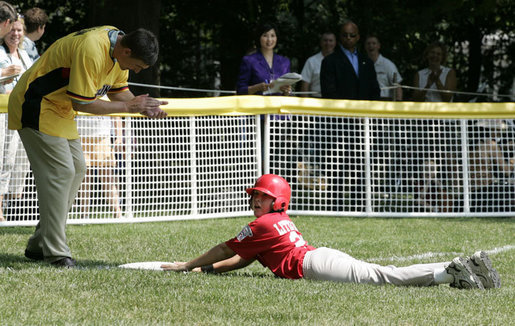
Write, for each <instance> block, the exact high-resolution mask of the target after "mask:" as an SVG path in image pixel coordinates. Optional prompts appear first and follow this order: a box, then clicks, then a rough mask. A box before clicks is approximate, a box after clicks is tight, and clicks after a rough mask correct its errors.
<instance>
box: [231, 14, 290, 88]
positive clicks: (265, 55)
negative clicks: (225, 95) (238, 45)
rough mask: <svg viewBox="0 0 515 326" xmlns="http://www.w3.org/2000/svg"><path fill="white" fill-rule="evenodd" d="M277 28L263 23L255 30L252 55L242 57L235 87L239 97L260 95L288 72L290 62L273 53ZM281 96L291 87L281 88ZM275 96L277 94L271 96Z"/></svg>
mask: <svg viewBox="0 0 515 326" xmlns="http://www.w3.org/2000/svg"><path fill="white" fill-rule="evenodd" d="M277 39H278V37H277V27H275V25H273V24H271V23H264V24H262V25H260V26H258V28H257V29H256V33H255V45H256V48H257V50H256V51H255V52H254V53H251V54H249V55H246V56H244V57H243V59H242V61H241V65H240V72H239V75H238V82H237V85H236V93H237V94H239V95H253V94H257V95H262V94H263V92H264V91H267V90H268V89H269V88H271V87H273V81H274V80H275V79H277V78H279V77H281V76H282V75H284V74H286V73H288V72H290V60H289V59H288V58H286V57H283V56H281V55H279V54H276V53H275V52H274V49H275V47H276V45H277ZM281 92H282V94H283V95H288V94H289V93H290V92H291V86H283V87H282V88H281ZM271 95H277V94H271Z"/></svg>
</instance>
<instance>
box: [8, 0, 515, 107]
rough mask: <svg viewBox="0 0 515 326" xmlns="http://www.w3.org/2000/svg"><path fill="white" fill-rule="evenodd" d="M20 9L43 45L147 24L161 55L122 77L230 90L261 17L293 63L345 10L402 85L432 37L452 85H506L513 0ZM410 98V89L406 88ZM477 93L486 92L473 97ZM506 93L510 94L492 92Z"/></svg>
mask: <svg viewBox="0 0 515 326" xmlns="http://www.w3.org/2000/svg"><path fill="white" fill-rule="evenodd" d="M12 3H13V4H15V5H17V6H18V8H19V9H20V11H23V10H25V9H28V8H30V7H34V6H37V7H40V8H43V9H45V10H46V11H47V13H48V15H49V17H50V22H49V24H48V25H47V32H46V34H45V35H43V37H42V39H41V40H40V41H39V42H38V43H37V44H38V47H39V48H40V52H43V51H44V49H45V48H46V47H48V46H49V44H51V43H52V42H53V41H55V40H56V39H58V38H60V37H62V36H64V35H66V34H67V33H70V32H73V31H76V30H79V29H82V28H85V27H91V26H96V25H101V24H110V25H114V26H117V27H119V28H120V29H122V30H124V31H126V32H130V31H131V30H134V29H135V28H137V27H144V28H147V29H150V30H152V31H153V32H154V33H155V34H156V35H157V36H158V37H159V40H160V43H161V53H160V63H159V65H156V66H155V67H153V68H152V69H148V70H147V71H144V72H141V73H140V74H138V75H136V74H131V78H130V81H132V82H139V83H147V84H161V85H165V86H174V87H190V88H203V89H214V88H217V89H223V90H234V88H235V84H236V77H237V74H238V69H239V64H240V61H241V58H242V56H243V55H245V53H246V52H247V51H248V50H249V49H250V48H251V46H252V30H253V28H254V27H255V25H256V24H257V23H258V22H260V21H264V20H266V21H273V22H275V23H276V24H277V26H278V29H279V31H278V36H279V40H278V47H277V52H278V53H280V54H282V55H285V56H287V57H289V58H290V60H291V61H292V71H295V72H300V71H301V70H302V67H303V65H304V62H305V60H306V59H307V58H308V57H309V56H311V55H313V54H315V53H316V52H318V51H319V49H318V39H319V35H320V34H321V33H322V32H324V31H328V30H329V31H335V32H336V31H337V30H338V24H340V23H341V22H342V21H343V20H345V19H352V20H354V21H355V22H356V23H357V24H358V26H359V27H360V33H361V41H360V46H362V45H363V42H364V39H365V36H366V34H369V33H373V34H376V35H378V36H379V38H380V40H381V43H382V53H383V55H384V56H385V57H387V58H389V59H391V60H392V61H393V62H394V63H395V64H396V65H397V67H398V69H399V71H400V73H401V75H402V77H403V78H404V81H403V84H404V85H412V79H413V74H414V73H415V71H417V70H419V69H421V68H423V67H424V66H425V65H424V64H423V63H422V60H421V59H422V58H421V55H422V53H423V51H424V49H425V47H426V46H427V45H428V44H429V43H431V42H433V41H441V42H443V43H444V44H446V45H447V47H448V51H449V58H448V62H447V63H446V65H447V66H450V67H453V68H455V69H456V71H457V76H458V90H460V91H470V92H475V91H477V90H478V89H479V90H481V91H483V92H486V93H497V94H511V92H512V87H513V84H514V71H515V69H514V68H515V67H514V62H513V54H514V53H515V19H514V18H513V13H514V12H515V1H512V0H497V1H496V0H484V1H479V0H455V1H447V0H435V1H432V2H427V3H426V2H420V1H418V0H417V1H415V0H404V1H401V0H383V1H372V0H359V1H357V0H259V1H258V0H219V1H201V0H188V1H184V0H182V1H178V0H169V1H166V0H162V1H160V0H146V1H135V0H124V1H121V0H104V1H101V0H100V1H99V0H87V1H69V0H68V1H63V0H45V1H41V0H32V1H22V2H17V3H15V2H14V1H12ZM131 89H132V91H133V92H134V93H136V94H141V93H143V92H149V93H150V94H152V95H153V96H161V97H199V96H211V95H212V93H192V92H185V91H168V90H158V89H152V88H149V89H144V88H142V87H133V86H131ZM408 98H409V94H408ZM458 100H461V101H468V100H470V97H469V96H460V97H458ZM479 100H480V101H485V100H491V99H488V98H485V97H483V98H480V99H479ZM498 100H499V101H508V100H510V99H509V98H506V97H504V98H498Z"/></svg>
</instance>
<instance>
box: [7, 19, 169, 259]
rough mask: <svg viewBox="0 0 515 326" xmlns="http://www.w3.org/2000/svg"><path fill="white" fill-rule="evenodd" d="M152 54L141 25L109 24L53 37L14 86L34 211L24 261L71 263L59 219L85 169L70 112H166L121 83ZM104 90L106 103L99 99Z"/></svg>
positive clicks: (12, 104) (14, 123) (153, 42)
mask: <svg viewBox="0 0 515 326" xmlns="http://www.w3.org/2000/svg"><path fill="white" fill-rule="evenodd" d="M158 52H159V44H158V41H157V38H156V37H155V36H154V34H152V33H151V32H150V31H147V30H145V29H142V28H140V29H137V30H135V31H133V32H131V33H129V34H125V33H123V32H122V31H120V30H119V29H117V28H116V27H113V26H99V27H93V28H89V29H85V30H82V31H79V32H75V33H71V34H69V35H67V36H65V37H63V38H61V39H59V40H57V41H56V42H54V43H53V44H52V45H51V46H50V47H49V48H48V49H47V50H46V51H45V52H44V53H43V55H42V56H41V57H40V58H39V59H38V61H36V62H35V63H34V65H33V66H32V67H31V68H30V69H29V70H27V72H26V73H25V74H23V76H22V77H21V78H20V80H19V81H18V83H17V84H16V86H15V88H14V90H13V92H12V93H11V96H10V97H9V104H8V110H9V128H10V129H13V130H17V131H18V133H19V135H20V138H21V140H22V142H23V145H24V146H25V149H26V151H27V156H28V157H29V161H30V164H31V167H32V171H33V173H34V180H35V183H36V191H37V196H38V201H39V215H40V219H39V223H38V225H37V226H36V231H35V232H34V235H33V236H32V237H31V238H30V239H29V242H28V244H27V249H26V250H25V256H26V257H27V258H30V259H33V260H39V261H42V260H44V261H46V262H48V263H51V264H52V265H54V266H57V267H66V268H72V267H75V261H74V260H73V259H72V258H71V251H70V248H69V247H68V245H67V241H66V219H67V217H68V211H69V210H70V208H71V206H72V204H73V202H74V200H75V196H76V194H77V192H78V190H79V188H80V185H81V183H82V180H83V178H84V175H85V173H86V164H85V161H84V154H83V153H82V149H81V143H80V139H79V134H78V131H77V125H76V122H75V120H74V119H75V116H76V111H81V112H86V113H90V114H95V115H103V114H109V113H127V112H128V113H141V114H143V115H145V116H147V117H149V118H163V117H165V116H166V113H165V112H164V111H163V110H161V109H160V108H159V106H160V105H163V104H166V103H167V102H163V101H159V100H156V99H154V98H151V97H149V96H148V94H145V95H139V96H134V95H133V94H132V92H131V91H129V88H128V81H127V80H128V77H129V73H128V71H129V70H132V71H134V72H135V73H138V72H140V71H141V70H143V69H146V68H148V67H150V66H151V65H153V64H155V63H156V61H157V58H158ZM85 59H87V60H85ZM104 95H107V96H108V97H109V99H110V101H104V100H102V99H101V97H102V96H104Z"/></svg>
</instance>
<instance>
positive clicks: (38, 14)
mask: <svg viewBox="0 0 515 326" xmlns="http://www.w3.org/2000/svg"><path fill="white" fill-rule="evenodd" d="M23 19H24V20H25V30H26V32H27V34H30V33H32V32H35V31H37V30H38V28H40V27H43V26H45V25H46V23H47V22H48V16H47V14H46V12H45V11H44V10H43V9H41V8H37V7H34V8H30V9H28V10H27V11H25V13H24V14H23Z"/></svg>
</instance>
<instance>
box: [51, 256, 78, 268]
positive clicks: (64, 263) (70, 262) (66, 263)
mask: <svg viewBox="0 0 515 326" xmlns="http://www.w3.org/2000/svg"><path fill="white" fill-rule="evenodd" d="M50 264H52V265H54V266H55V267H64V268H74V267H75V260H74V259H72V258H70V257H64V258H62V259H59V260H56V261H54V262H51V263H50Z"/></svg>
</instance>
